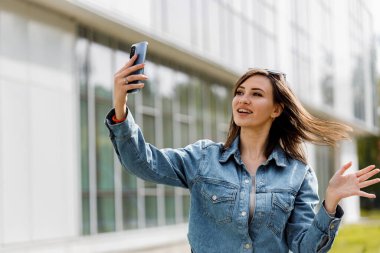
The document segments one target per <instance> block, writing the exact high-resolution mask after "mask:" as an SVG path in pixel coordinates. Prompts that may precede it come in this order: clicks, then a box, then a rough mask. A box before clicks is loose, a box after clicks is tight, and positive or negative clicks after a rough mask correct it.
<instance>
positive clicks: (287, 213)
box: [106, 56, 380, 253]
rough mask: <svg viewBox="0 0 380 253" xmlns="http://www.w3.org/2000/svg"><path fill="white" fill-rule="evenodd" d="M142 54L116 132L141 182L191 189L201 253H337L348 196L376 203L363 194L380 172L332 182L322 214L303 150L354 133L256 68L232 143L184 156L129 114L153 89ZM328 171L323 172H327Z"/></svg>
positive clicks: (123, 76)
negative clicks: (142, 91)
mask: <svg viewBox="0 0 380 253" xmlns="http://www.w3.org/2000/svg"><path fill="white" fill-rule="evenodd" d="M135 59H136V56H134V57H133V58H131V60H130V61H129V62H128V63H127V64H126V65H125V66H124V67H123V68H121V69H120V71H118V72H117V73H116V74H115V80H114V82H115V84H114V106H115V108H114V109H113V110H111V112H110V113H109V114H108V115H107V118H106V125H107V127H108V128H109V130H110V137H111V140H112V143H113V145H114V148H115V151H116V153H117V155H118V157H119V159H120V161H121V163H122V164H123V166H124V167H125V168H126V169H127V170H128V171H130V172H132V173H134V174H135V175H137V176H138V177H140V178H142V179H145V180H149V181H154V182H157V183H162V184H167V185H173V186H180V187H185V188H188V189H189V191H190V193H191V207H190V218H189V233H188V239H189V242H190V246H191V248H192V252H194V253H214V252H215V253H224V252H225V253H234V252H275V253H278V252H288V251H289V250H291V251H293V252H294V253H296V252H327V251H328V250H329V249H330V248H331V245H332V243H333V240H334V237H335V235H336V232H337V230H338V227H339V224H340V221H341V218H342V216H343V210H342V209H341V207H340V206H339V205H338V203H339V201H340V200H341V199H343V198H346V197H349V196H353V195H357V196H362V197H367V198H375V196H374V195H373V194H368V193H366V192H363V191H361V188H364V187H366V186H369V185H372V184H375V183H378V182H379V181H380V179H372V180H369V178H370V177H372V176H374V175H375V174H377V173H378V172H379V171H380V170H379V169H375V166H373V165H371V166H368V167H366V168H364V169H362V170H360V171H357V172H354V173H349V174H347V173H345V171H346V170H347V169H348V168H349V167H350V166H351V163H347V164H346V165H344V166H343V167H342V168H341V169H340V170H338V171H337V172H336V174H335V175H334V176H333V177H332V178H331V180H330V182H329V185H328V187H327V189H326V198H325V200H324V202H323V205H322V206H321V208H320V210H319V211H318V212H317V213H315V211H314V208H315V207H316V205H317V203H318V193H317V192H318V190H317V188H318V185H317V179H316V176H315V173H314V171H313V169H311V168H310V167H309V166H308V165H307V163H306V157H305V155H304V153H303V150H302V143H303V142H304V141H309V142H312V143H315V144H328V145H334V144H335V143H336V142H337V141H339V140H343V139H347V138H348V131H350V128H349V127H347V126H345V125H342V124H339V123H333V122H327V121H322V120H320V119H317V118H314V117H313V116H311V115H310V114H309V113H308V112H307V111H306V110H305V109H304V108H303V107H302V105H301V104H300V103H299V102H298V100H297V99H296V97H295V96H294V95H293V93H292V92H291V91H290V89H289V88H288V87H287V85H286V81H285V75H284V74H281V73H276V72H272V71H268V70H262V69H251V70H249V71H248V72H247V73H245V74H244V75H243V76H242V77H241V78H240V79H239V80H238V81H237V83H236V84H235V88H234V98H233V100H232V112H233V113H232V119H231V124H230V129H229V133H228V136H227V140H226V142H225V144H220V143H214V142H212V141H209V140H201V141H198V142H196V143H194V144H191V145H189V146H187V147H185V148H181V149H161V150H159V149H157V148H156V147H154V146H152V145H150V144H147V143H145V141H144V138H143V134H142V132H141V130H140V129H139V127H138V126H137V125H136V124H135V122H134V119H133V117H132V114H131V112H129V111H127V107H126V102H127V96H126V95H127V91H128V90H130V89H139V88H143V86H144V84H143V83H139V84H130V85H126V84H128V82H132V81H135V80H138V81H142V80H146V79H147V78H148V77H147V76H145V75H131V73H132V72H134V71H136V70H137V69H141V68H143V67H144V65H143V64H140V65H136V66H132V64H133V62H134V61H135ZM320 169H323V168H320Z"/></svg>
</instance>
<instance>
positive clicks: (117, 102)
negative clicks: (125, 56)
mask: <svg viewBox="0 0 380 253" xmlns="http://www.w3.org/2000/svg"><path fill="white" fill-rule="evenodd" d="M136 59H137V55H134V56H133V57H132V58H131V59H130V60H129V61H128V62H127V63H126V64H125V65H124V66H123V67H122V68H121V69H120V70H119V71H117V72H116V73H115V75H114V89H113V98H114V107H115V114H116V118H117V119H123V118H125V116H126V112H127V107H126V104H127V99H128V90H132V89H141V88H143V87H144V83H142V82H139V83H136V84H128V82H133V81H142V80H146V79H148V77H147V76H146V75H143V74H139V75H131V73H133V72H134V71H136V70H139V69H142V68H144V65H145V64H144V63H142V64H138V65H135V66H133V63H134V62H135V60H136Z"/></svg>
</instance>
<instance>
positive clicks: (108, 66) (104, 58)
mask: <svg viewBox="0 0 380 253" xmlns="http://www.w3.org/2000/svg"><path fill="white" fill-rule="evenodd" d="M97 39H98V41H100V42H104V43H107V42H108V39H107V38H105V37H101V36H99V37H97ZM90 60H91V65H90V66H91V67H90V78H89V80H90V85H92V89H94V93H95V94H94V95H95V105H93V106H95V122H94V123H95V129H96V185H97V208H98V210H97V211H98V214H97V218H98V231H99V232H109V231H114V230H115V197H114V164H113V161H114V151H113V146H112V143H110V141H109V136H108V130H107V129H106V128H105V127H104V116H105V115H106V114H107V113H108V111H109V109H110V108H111V107H112V85H113V84H112V81H113V73H112V67H113V64H112V51H111V49H110V48H109V47H107V46H105V45H102V44H98V43H92V44H91V48H90ZM90 106H91V105H90Z"/></svg>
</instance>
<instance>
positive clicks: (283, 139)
mask: <svg viewBox="0 0 380 253" xmlns="http://www.w3.org/2000/svg"><path fill="white" fill-rule="evenodd" d="M255 75H261V76H266V77H267V78H268V79H269V80H270V82H271V84H272V87H273V102H274V103H275V104H279V105H281V106H282V107H283V111H282V113H281V115H280V116H278V117H277V118H276V119H275V120H274V121H273V123H272V126H271V129H270V131H269V136H268V140H267V144H266V148H265V156H266V157H269V156H270V154H271V153H272V151H273V149H274V148H275V147H276V145H280V146H281V147H282V148H283V150H284V151H285V153H286V154H287V155H288V156H290V157H291V158H294V159H297V160H299V161H301V162H303V163H307V159H306V155H305V151H304V149H303V144H304V142H310V143H313V144H317V145H330V146H335V145H336V144H337V142H338V141H340V140H345V139H350V136H349V132H351V131H352V129H351V127H349V126H347V125H344V124H341V123H338V122H333V121H327V120H322V119H319V118H317V117H314V116H313V115H311V114H310V113H309V112H308V111H307V110H306V109H305V108H304V107H303V106H302V104H301V102H300V101H299V100H298V99H297V97H296V96H295V95H294V94H293V92H292V91H291V89H290V88H289V87H288V85H287V84H286V80H285V76H284V75H282V74H276V73H273V72H271V71H267V70H264V69H250V70H248V71H247V72H246V73H245V74H244V75H243V76H241V77H240V78H239V79H238V80H237V82H236V84H235V86H234V89H233V95H234V96H235V95H236V91H237V89H238V88H239V86H240V85H241V84H242V83H243V82H244V81H245V80H247V79H248V78H250V77H252V76H255ZM239 134H240V127H239V126H237V125H236V124H235V122H234V119H233V116H232V117H231V122H230V128H229V130H228V134H227V140H226V142H225V144H224V148H225V149H227V148H228V147H230V146H231V144H232V142H233V141H234V139H235V138H236V137H237V136H238V135H239Z"/></svg>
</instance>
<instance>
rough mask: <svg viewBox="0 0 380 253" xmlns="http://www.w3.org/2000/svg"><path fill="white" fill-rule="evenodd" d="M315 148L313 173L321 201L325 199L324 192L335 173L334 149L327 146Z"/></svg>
mask: <svg viewBox="0 0 380 253" xmlns="http://www.w3.org/2000/svg"><path fill="white" fill-rule="evenodd" d="M315 148H316V150H315V151H316V152H315V155H316V159H315V161H316V168H315V173H316V175H317V178H318V194H319V198H320V201H322V200H323V199H324V197H325V190H326V188H327V186H328V184H329V181H330V178H331V177H332V176H333V175H334V173H335V170H334V168H335V153H334V149H333V148H332V147H329V146H315Z"/></svg>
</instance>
